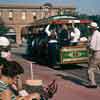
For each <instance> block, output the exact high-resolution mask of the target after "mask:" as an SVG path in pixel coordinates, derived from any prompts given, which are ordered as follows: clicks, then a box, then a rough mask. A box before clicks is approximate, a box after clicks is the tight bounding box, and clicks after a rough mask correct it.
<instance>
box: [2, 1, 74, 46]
mask: <svg viewBox="0 0 100 100" xmlns="http://www.w3.org/2000/svg"><path fill="white" fill-rule="evenodd" d="M75 10H76V9H75V7H74V6H61V5H55V6H54V5H52V4H50V3H45V4H44V5H36V4H27V5H24V4H0V17H1V18H2V20H3V21H4V23H5V24H6V26H7V27H9V33H10V34H12V33H16V34H15V35H16V43H17V44H18V45H20V44H21V43H22V41H21V33H22V32H23V30H24V29H25V27H27V26H28V25H29V24H30V23H32V22H34V21H35V20H39V19H43V18H47V17H49V16H54V15H57V14H58V13H59V11H63V12H67V13H75Z"/></svg>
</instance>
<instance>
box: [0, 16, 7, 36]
mask: <svg viewBox="0 0 100 100" xmlns="http://www.w3.org/2000/svg"><path fill="white" fill-rule="evenodd" d="M8 30H9V29H8V28H7V27H6V26H5V23H4V22H3V20H2V18H1V17H0V35H4V34H6V33H7V32H8Z"/></svg>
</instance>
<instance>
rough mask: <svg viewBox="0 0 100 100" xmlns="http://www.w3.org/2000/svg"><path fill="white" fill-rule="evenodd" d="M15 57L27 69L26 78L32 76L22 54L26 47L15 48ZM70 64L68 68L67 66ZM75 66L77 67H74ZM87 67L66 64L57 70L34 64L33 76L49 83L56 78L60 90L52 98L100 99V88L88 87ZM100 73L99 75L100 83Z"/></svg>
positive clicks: (27, 62)
mask: <svg viewBox="0 0 100 100" xmlns="http://www.w3.org/2000/svg"><path fill="white" fill-rule="evenodd" d="M12 52H13V53H14V58H15V59H16V60H17V61H19V62H20V63H21V64H22V65H23V67H24V69H25V78H26V79H28V78H30V72H29V71H30V69H29V68H30V63H29V61H27V60H26V59H24V58H23V57H22V56H21V55H22V54H25V48H23V47H22V48H13V49H12ZM67 66H68V68H66V67H67ZM73 67H75V68H73ZM86 72H87V67H81V66H75V65H74V66H73V65H72V66H71V65H66V66H64V68H63V69H59V70H57V69H56V70H55V69H51V68H48V67H47V66H43V65H39V64H33V78H34V79H42V80H43V84H44V85H47V84H49V83H50V82H51V81H52V80H53V79H56V81H57V84H58V91H57V93H56V94H55V95H54V97H53V98H52V99H51V100H67V99H68V100H100V88H97V89H88V88H86V87H85V86H84V84H87V75H86ZM99 79H100V77H99V75H98V77H97V81H98V84H99V83H100V82H99Z"/></svg>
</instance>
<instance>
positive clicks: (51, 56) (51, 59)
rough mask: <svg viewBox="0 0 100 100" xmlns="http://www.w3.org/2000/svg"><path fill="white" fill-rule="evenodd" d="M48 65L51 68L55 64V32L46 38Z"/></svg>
mask: <svg viewBox="0 0 100 100" xmlns="http://www.w3.org/2000/svg"><path fill="white" fill-rule="evenodd" d="M48 63H49V65H51V66H54V65H56V63H57V39H56V33H55V31H52V32H51V35H50V36H49V38H48Z"/></svg>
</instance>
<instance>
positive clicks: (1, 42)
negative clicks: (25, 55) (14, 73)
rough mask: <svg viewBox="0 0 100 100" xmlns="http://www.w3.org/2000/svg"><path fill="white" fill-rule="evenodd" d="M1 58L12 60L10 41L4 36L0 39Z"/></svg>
mask: <svg viewBox="0 0 100 100" xmlns="http://www.w3.org/2000/svg"><path fill="white" fill-rule="evenodd" d="M0 56H1V57H2V58H6V59H7V60H10V59H11V58H10V57H11V52H10V41H9V40H8V38H6V37H3V36H1V37H0Z"/></svg>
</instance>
